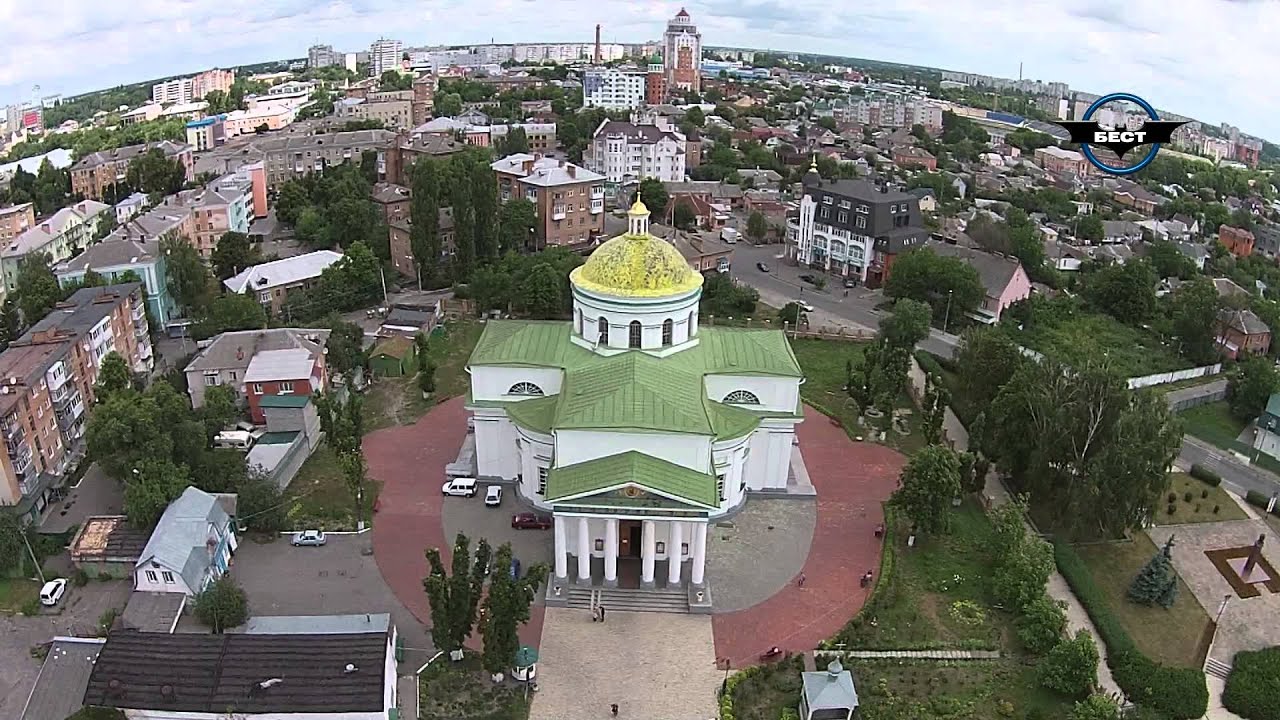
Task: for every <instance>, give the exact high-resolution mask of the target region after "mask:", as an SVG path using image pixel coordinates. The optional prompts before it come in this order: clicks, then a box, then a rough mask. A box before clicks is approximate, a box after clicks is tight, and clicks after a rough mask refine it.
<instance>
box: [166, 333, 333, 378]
mask: <svg viewBox="0 0 1280 720" xmlns="http://www.w3.org/2000/svg"><path fill="white" fill-rule="evenodd" d="M313 338H314V339H313ZM328 341H329V331H328V330H323V329H316V328H272V329H270V330H238V331H235V332H225V333H222V334H221V335H219V336H217V337H216V338H214V339H213V343H212V344H211V345H209V347H207V348H205V349H204V350H202V351H201V352H200V354H199V355H197V356H196V358H195V359H194V360H192V361H191V364H190V365H187V367H186V369H185V370H184V372H192V371H193V370H194V371H200V372H203V371H205V370H225V369H228V368H237V367H243V368H247V367H249V362H250V361H251V360H252V359H253V356H254V355H255V354H257V353H259V352H262V351H264V350H287V349H290V348H301V349H303V350H306V351H307V352H309V353H311V354H312V355H313V356H314V355H317V354H319V353H322V352H323V351H324V346H325V343H327V342H328Z"/></svg>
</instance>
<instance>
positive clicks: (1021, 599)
mask: <svg viewBox="0 0 1280 720" xmlns="http://www.w3.org/2000/svg"><path fill="white" fill-rule="evenodd" d="M1054 568H1055V566H1054V562H1053V547H1052V546H1051V545H1049V543H1047V542H1045V541H1044V540H1043V539H1041V538H1040V537H1038V536H1024V537H1023V538H1022V540H1021V541H1020V542H1018V543H1017V544H1015V545H1013V546H1012V547H1010V548H1009V549H1008V550H1007V551H1006V552H1005V554H1004V556H1003V557H1002V558H1001V560H1000V561H999V562H998V563H997V564H996V568H995V571H994V572H993V573H992V576H991V591H992V593H993V594H994V595H995V596H996V598H998V599H999V600H1000V602H1001V603H1004V604H1005V605H1007V606H1009V607H1013V608H1017V609H1018V610H1019V611H1021V610H1022V609H1023V608H1025V607H1027V606H1029V605H1030V604H1031V603H1033V602H1035V601H1036V600H1037V599H1039V598H1040V597H1041V596H1042V595H1044V585H1045V583H1047V582H1048V581H1049V576H1050V575H1052V574H1053V572H1054Z"/></svg>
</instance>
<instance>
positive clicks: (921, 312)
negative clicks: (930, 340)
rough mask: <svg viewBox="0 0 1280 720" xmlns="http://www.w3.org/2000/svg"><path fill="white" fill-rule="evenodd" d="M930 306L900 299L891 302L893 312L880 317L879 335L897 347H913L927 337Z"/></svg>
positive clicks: (909, 348)
mask: <svg viewBox="0 0 1280 720" xmlns="http://www.w3.org/2000/svg"><path fill="white" fill-rule="evenodd" d="M930 313H931V311H930V308H929V306H928V305H927V304H925V303H922V302H918V301H915V300H910V299H902V300H899V301H897V302H895V303H894V304H893V314H891V315H889V316H888V317H885V318H881V319H880V337H882V338H884V341H885V342H887V343H888V344H889V345H891V346H893V347H897V348H906V349H908V350H911V349H914V348H915V346H916V343H918V342H920V341H921V340H923V339H925V338H926V337H929V316H930Z"/></svg>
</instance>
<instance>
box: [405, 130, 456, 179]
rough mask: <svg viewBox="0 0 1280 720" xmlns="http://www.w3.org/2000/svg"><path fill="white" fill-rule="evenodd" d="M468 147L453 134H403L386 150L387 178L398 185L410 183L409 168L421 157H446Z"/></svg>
mask: <svg viewBox="0 0 1280 720" xmlns="http://www.w3.org/2000/svg"><path fill="white" fill-rule="evenodd" d="M466 149H467V144H466V143H464V142H459V141H458V140H456V139H454V138H453V136H451V135H436V134H425V135H407V134H401V135H400V136H399V137H398V138H395V139H394V141H393V142H392V143H391V145H390V147H388V148H387V150H386V151H385V163H384V164H385V168H386V173H385V175H386V180H387V182H390V183H395V184H397V185H409V184H410V183H411V182H412V178H411V176H410V172H409V169H410V168H411V167H413V164H414V163H415V162H416V161H417V160H418V159H419V158H423V157H428V158H446V157H448V156H450V155H453V154H454V153H460V152H462V151H463V150H466Z"/></svg>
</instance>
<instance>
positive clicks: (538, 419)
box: [495, 395, 560, 435]
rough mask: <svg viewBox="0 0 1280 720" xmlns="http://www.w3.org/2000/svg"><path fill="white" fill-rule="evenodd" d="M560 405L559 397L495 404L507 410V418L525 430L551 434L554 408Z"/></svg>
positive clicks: (554, 413) (554, 414)
mask: <svg viewBox="0 0 1280 720" xmlns="http://www.w3.org/2000/svg"><path fill="white" fill-rule="evenodd" d="M559 403H560V396H559V395H552V396H550V397H540V398H534V399H531V400H520V401H519V402H508V403H495V404H496V405H501V406H503V407H505V408H506V410H507V417H509V418H511V420H512V421H514V422H515V424H517V425H519V426H520V427H522V428H525V429H526V430H533V431H535V432H540V433H544V434H547V435H550V434H551V429H552V426H553V425H554V424H555V419H556V406H557V405H559Z"/></svg>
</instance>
